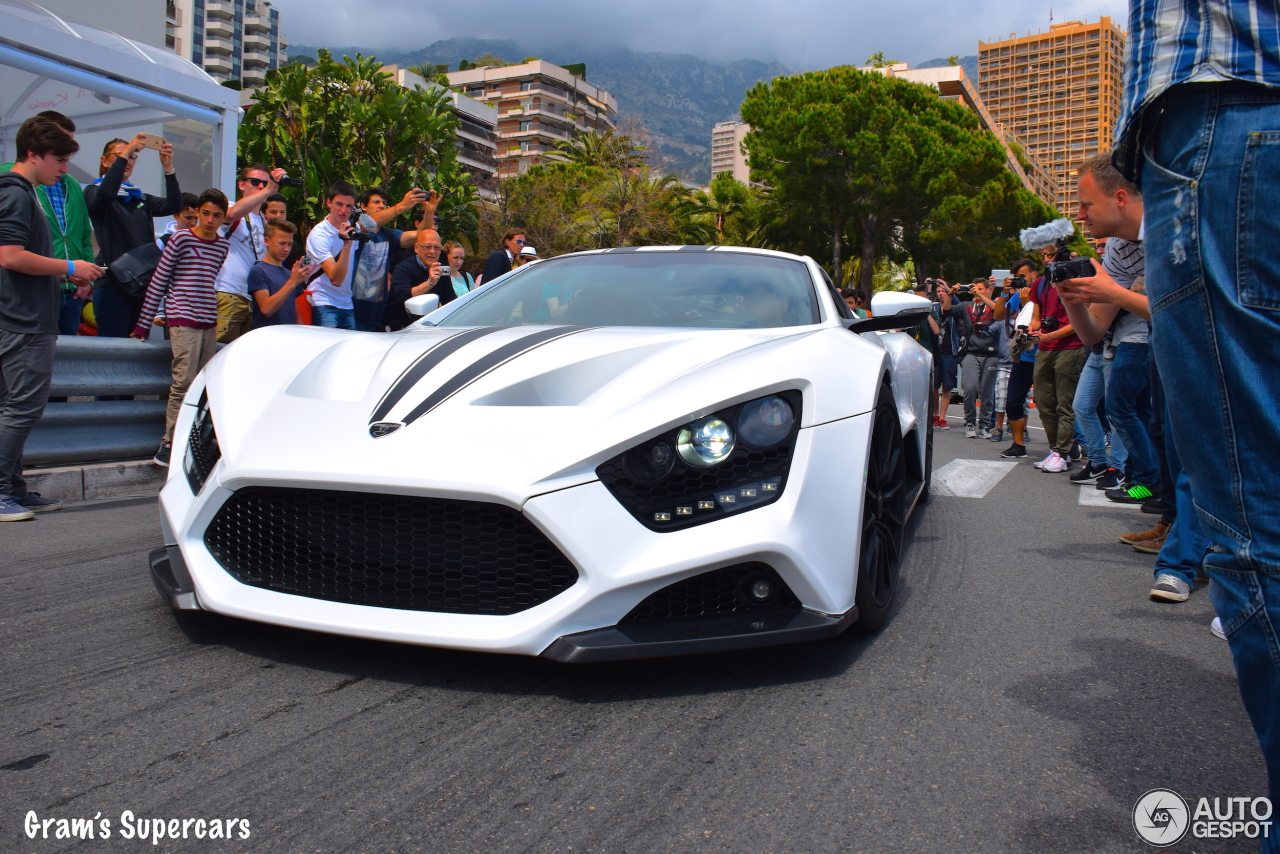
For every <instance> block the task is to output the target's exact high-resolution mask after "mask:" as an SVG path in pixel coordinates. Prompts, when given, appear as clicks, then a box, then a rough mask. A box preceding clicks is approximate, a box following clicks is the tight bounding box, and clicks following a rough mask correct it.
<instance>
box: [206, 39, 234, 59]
mask: <svg viewBox="0 0 1280 854" xmlns="http://www.w3.org/2000/svg"><path fill="white" fill-rule="evenodd" d="M233 49H234V45H232V44H231V39H222V38H217V37H215V36H209V35H206V36H205V39H204V52H205V53H217V54H222V55H223V56H231V54H232V52H233Z"/></svg>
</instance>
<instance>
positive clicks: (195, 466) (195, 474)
mask: <svg viewBox="0 0 1280 854" xmlns="http://www.w3.org/2000/svg"><path fill="white" fill-rule="evenodd" d="M220 459H222V448H221V447H219V446H218V434H217V432H215V431H214V429H213V413H212V412H211V411H210V409H209V392H208V391H207V390H206V391H205V392H204V393H203V394H201V395H200V403H198V404H197V405H196V418H195V421H193V422H192V424H191V432H190V433H189V434H188V435H187V454H186V457H185V459H184V460H183V466H182V468H183V471H184V472H186V475H187V485H188V486H190V487H191V491H192V492H193V493H195V494H196V495H199V494H200V490H201V489H203V488H204V484H205V481H207V480H208V479H209V475H210V474H212V472H213V467H214V466H216V465H217V464H218V460H220Z"/></svg>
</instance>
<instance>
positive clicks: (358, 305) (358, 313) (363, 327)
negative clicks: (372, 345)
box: [351, 299, 387, 332]
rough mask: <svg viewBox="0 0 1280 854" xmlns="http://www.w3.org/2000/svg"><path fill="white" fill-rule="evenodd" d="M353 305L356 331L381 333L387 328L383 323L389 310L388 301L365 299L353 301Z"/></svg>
mask: <svg viewBox="0 0 1280 854" xmlns="http://www.w3.org/2000/svg"><path fill="white" fill-rule="evenodd" d="M351 305H352V306H354V308H353V310H354V311H355V323H356V329H358V330H360V331H361V332H381V331H382V330H383V329H385V328H386V324H385V323H384V322H383V319H382V317H383V314H385V313H386V310H387V301H386V300H378V301H377V302H374V301H373V300H364V299H353V300H352V301H351Z"/></svg>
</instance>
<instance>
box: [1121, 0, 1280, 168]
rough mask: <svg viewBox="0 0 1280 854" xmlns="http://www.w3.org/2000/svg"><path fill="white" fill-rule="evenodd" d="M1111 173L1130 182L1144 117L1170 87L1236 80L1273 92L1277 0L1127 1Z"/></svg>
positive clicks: (1277, 73) (1279, 49)
mask: <svg viewBox="0 0 1280 854" xmlns="http://www.w3.org/2000/svg"><path fill="white" fill-rule="evenodd" d="M1127 54H1128V55H1127V56H1126V57H1125V73H1124V77H1125V80H1124V90H1125V91H1124V101H1123V103H1122V104H1121V107H1120V118H1119V120H1118V121H1117V122H1116V135H1115V144H1114V146H1113V150H1114V154H1113V155H1112V161H1113V162H1114V163H1115V165H1116V168H1117V169H1119V170H1120V171H1121V172H1122V173H1124V175H1125V177H1127V178H1129V179H1130V180H1131V181H1136V180H1137V176H1138V168H1139V166H1141V164H1142V144H1143V141H1144V140H1145V139H1146V137H1147V133H1146V131H1147V130H1148V129H1149V128H1150V127H1152V126H1154V124H1155V121H1156V119H1157V117H1158V112H1157V111H1155V110H1148V109H1147V107H1149V106H1152V105H1153V104H1154V103H1155V102H1156V100H1157V99H1158V98H1159V97H1160V96H1161V95H1162V94H1164V92H1165V91H1167V90H1168V89H1169V88H1170V87H1172V86H1177V85H1179V84H1182V83H1221V82H1225V81H1228V80H1242V81H1245V82H1248V83H1260V84H1262V85H1264V86H1275V87H1280V0H1131V2H1130V4H1129V44H1128V51H1127Z"/></svg>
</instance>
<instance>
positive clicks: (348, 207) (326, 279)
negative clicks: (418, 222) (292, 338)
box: [307, 181, 361, 330]
mask: <svg viewBox="0 0 1280 854" xmlns="http://www.w3.org/2000/svg"><path fill="white" fill-rule="evenodd" d="M325 204H326V205H327V206H328V208H329V215H328V216H326V217H325V218H324V219H323V220H321V221H320V222H319V223H318V224H317V225H316V227H315V228H313V229H311V233H310V234H308V235H307V255H309V256H310V257H311V259H312V261H313V262H315V263H318V264H319V265H320V268H321V270H322V271H323V272H321V273H320V275H318V276H317V277H316V278H315V279H313V280H312V281H311V286H310V287H309V288H308V289H307V292H308V293H309V294H310V295H311V325H312V326H326V327H329V328H330V329H351V330H354V329H355V328H356V318H355V310H354V306H353V305H352V302H351V277H352V273H353V272H354V271H355V264H354V263H352V260H353V256H354V255H355V250H354V248H353V247H354V246H355V245H356V243H357V242H358V239H357V238H359V237H360V236H361V235H360V234H359V230H358V229H357V228H356V227H355V226H354V225H352V224H351V222H350V220H351V214H352V212H354V211H355V208H356V188H355V187H353V186H351V185H350V184H348V183H347V182H346V181H338V182H337V183H335V184H334V185H333V186H331V187H330V188H329V194H328V195H327V196H326V197H325Z"/></svg>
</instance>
